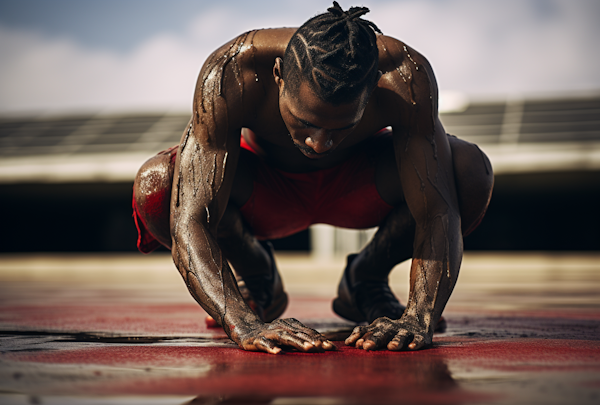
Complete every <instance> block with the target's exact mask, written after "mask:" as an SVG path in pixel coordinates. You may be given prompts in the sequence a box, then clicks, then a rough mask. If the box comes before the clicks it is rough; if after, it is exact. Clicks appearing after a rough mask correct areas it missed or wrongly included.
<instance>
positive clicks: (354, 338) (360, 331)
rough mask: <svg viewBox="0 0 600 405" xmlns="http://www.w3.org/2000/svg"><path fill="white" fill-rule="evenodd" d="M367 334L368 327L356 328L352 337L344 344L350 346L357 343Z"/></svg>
mask: <svg viewBox="0 0 600 405" xmlns="http://www.w3.org/2000/svg"><path fill="white" fill-rule="evenodd" d="M366 332H367V327H366V326H357V327H356V328H354V330H353V331H352V333H351V334H350V336H348V338H347V339H346V340H345V341H344V343H346V345H348V346H350V345H352V344H354V343H357V341H358V339H360V338H361V337H362V336H363V335H364V334H365V333H366Z"/></svg>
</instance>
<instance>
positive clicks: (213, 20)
mask: <svg viewBox="0 0 600 405" xmlns="http://www.w3.org/2000/svg"><path fill="white" fill-rule="evenodd" d="M340 3H341V5H342V7H344V8H345V9H346V8H348V7H350V6H353V5H365V6H368V7H369V8H371V13H369V14H368V15H367V16H366V18H368V19H370V20H372V21H373V22H375V23H376V24H377V25H378V26H379V27H380V28H381V30H382V31H383V32H384V33H385V34H387V35H391V36H394V37H396V38H398V39H401V40H403V41H405V42H406V43H407V44H409V45H411V46H412V47H414V48H415V49H417V50H418V51H420V52H421V53H423V54H424V55H425V56H426V57H427V58H428V59H429V61H430V62H431V64H432V65H433V68H434V70H435V72H436V75H437V79H438V84H439V87H440V90H441V96H440V108H441V113H442V114H441V116H442V121H443V123H444V125H445V127H446V130H447V131H448V132H449V133H451V134H454V135H457V136H459V137H461V138H464V139H466V140H469V141H473V142H476V143H477V144H479V145H480V147H481V148H482V149H483V150H484V151H485V152H486V153H487V154H488V156H489V157H490V158H491V161H492V164H493V166H494V170H495V173H496V186H495V190H494V195H493V198H492V202H491V204H490V207H489V210H488V214H487V216H486V218H485V219H484V221H483V223H482V225H481V226H480V227H479V228H478V229H477V230H476V231H475V232H474V233H473V234H471V235H470V236H469V237H468V238H466V239H465V247H466V249H467V250H485V251H490V250H500V251H527V250H537V251H539V250H542V251H550V250H553V251H598V250H600V233H599V232H598V229H600V212H599V209H598V208H599V207H600V52H598V40H599V39H600V24H598V21H599V20H600V2H598V1H597V0H505V1H502V2H500V1H491V0H490V1H484V0H406V1H402V0H395V1H385V0H379V1H378V0H371V1H364V2H361V3H354V2H348V1H345V0H342V1H340ZM330 5H331V2H330V1H317V0H303V1H288V0H279V1H276V2H275V1H254V2H251V1H222V2H214V1H204V0H170V1H169V2H164V1H151V0H144V1H142V0H119V1H113V0H104V1H101V2H100V1H85V0H53V1H47V0H37V1H36V0H19V1H6V0H0V55H2V56H1V57H0V89H1V90H0V208H1V212H2V214H3V218H2V230H3V232H1V235H0V252H5V253H8V252H13V253H17V252H22V253H23V252H129V251H131V252H134V251H135V250H136V247H135V242H136V231H135V226H134V223H133V220H132V218H131V188H132V184H133V178H134V176H135V173H136V171H137V169H138V168H139V166H140V165H141V164H142V163H143V162H144V161H145V160H146V159H147V158H149V157H150V156H152V155H154V154H155V153H157V152H158V151H160V150H163V149H166V148H167V147H169V146H172V145H173V144H176V143H178V141H179V138H180V136H181V133H182V131H183V129H184V127H185V125H186V123H187V121H188V119H189V115H190V112H191V102H192V96H193V90H194V87H195V81H196V77H197V74H198V72H199V70H200V67H201V65H202V63H203V61H204V59H205V58H206V57H207V56H208V54H209V53H210V52H211V51H212V50H214V49H215V48H217V47H218V46H219V45H221V44H223V43H224V42H227V41H228V40H230V39H231V38H233V37H234V36H236V35H238V34H239V33H241V32H244V31H246V30H250V29H254V28H264V27H281V26H292V27H296V26H299V25H301V24H302V23H303V22H304V21H305V20H307V19H308V18H310V17H312V16H314V15H315V14H318V13H320V12H323V11H325V10H326V9H327V7H329V6H330ZM372 232H373V231H372V230H371V231H360V232H356V231H346V230H340V229H333V228H330V227H326V226H316V227H314V229H312V230H311V231H310V232H309V231H307V232H303V233H300V234H297V235H295V236H292V237H290V238H286V239H282V240H278V241H275V246H276V248H278V249H280V250H285V251H306V252H308V251H311V246H312V247H313V249H312V251H313V254H315V255H318V256H331V255H335V254H344V253H346V252H349V251H353V250H356V249H358V248H360V246H361V245H362V244H363V243H365V241H366V240H367V239H368V237H369V236H370V234H371V233H372Z"/></svg>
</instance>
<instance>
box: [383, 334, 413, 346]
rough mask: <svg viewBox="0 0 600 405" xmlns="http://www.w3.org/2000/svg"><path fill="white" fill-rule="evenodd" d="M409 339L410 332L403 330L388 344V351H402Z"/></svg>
mask: <svg viewBox="0 0 600 405" xmlns="http://www.w3.org/2000/svg"><path fill="white" fill-rule="evenodd" d="M409 337H410V332H408V331H407V330H401V331H400V332H398V333H397V334H396V336H394V338H393V339H392V341H391V342H390V343H388V345H387V348H388V350H402V349H403V348H404V345H405V344H406V342H407V341H408V338H409Z"/></svg>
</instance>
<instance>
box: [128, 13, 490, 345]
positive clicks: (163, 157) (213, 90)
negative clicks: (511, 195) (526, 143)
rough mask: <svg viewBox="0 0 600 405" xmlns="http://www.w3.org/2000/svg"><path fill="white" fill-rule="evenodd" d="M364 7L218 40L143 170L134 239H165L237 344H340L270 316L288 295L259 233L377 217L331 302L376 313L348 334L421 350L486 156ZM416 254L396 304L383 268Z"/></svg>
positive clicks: (423, 65)
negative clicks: (177, 134) (168, 136)
mask: <svg viewBox="0 0 600 405" xmlns="http://www.w3.org/2000/svg"><path fill="white" fill-rule="evenodd" d="M367 12H368V9H366V8H358V7H353V8H350V10H348V11H343V10H342V8H341V7H340V6H339V5H338V4H337V2H334V3H333V7H331V8H330V9H329V10H328V12H327V13H324V14H321V15H318V16H316V17H314V18H312V19H310V20H309V21H307V22H306V23H305V24H304V25H303V26H302V27H300V28H299V29H298V30H295V29H270V30H258V31H252V32H248V33H245V34H243V35H241V36H239V37H238V38H236V39H234V40H233V41H231V42H229V43H228V44H226V45H224V46H223V47H221V48H220V49H218V50H216V51H215V52H214V53H213V54H212V55H211V56H210V57H209V58H208V60H207V61H206V62H205V64H204V66H203V67H202V70H201V72H200V76H199V78H198V82H197V85H196V93H195V96H194V105H193V108H194V109H193V116H192V119H191V121H190V124H189V126H188V128H187V129H186V130H185V132H184V134H183V137H182V140H181V143H180V145H178V146H176V147H173V148H171V149H169V150H167V151H164V152H162V153H161V154H159V155H158V156H156V157H155V158H152V159H150V160H149V161H148V162H146V163H145V164H144V166H143V167H142V168H141V169H140V172H139V173H138V176H137V178H136V183H135V186H134V211H135V215H134V216H135V218H136V223H137V224H138V229H139V230H140V240H139V244H138V246H139V247H140V249H141V250H142V251H145V252H147V251H151V250H152V249H154V248H156V247H157V246H158V245H159V244H163V245H165V246H167V247H169V248H171V249H172V252H173V259H174V262H175V264H176V266H177V268H178V269H179V271H180V273H181V275H182V276H183V278H184V280H185V282H186V284H187V286H188V289H189V291H190V293H191V294H192V296H193V297H194V298H195V299H196V300H197V301H198V303H199V304H200V305H201V306H202V307H203V308H204V309H205V310H206V311H207V312H208V313H209V314H210V315H211V316H212V317H213V318H214V319H215V320H216V322H218V323H219V324H220V325H221V326H222V327H223V329H224V330H225V332H226V333H227V334H228V336H229V337H230V338H231V339H232V340H233V341H234V342H236V343H237V344H238V345H239V346H240V347H241V348H243V349H245V350H259V351H265V352H269V353H279V352H280V351H281V349H282V348H283V347H291V348H294V349H297V350H300V351H323V350H332V349H334V348H335V347H334V345H333V344H332V343H331V342H329V341H328V340H327V339H325V338H324V337H323V336H322V335H320V334H319V333H318V332H317V331H315V330H312V329H310V328H307V327H305V326H304V325H302V324H301V323H300V322H298V321H297V320H294V319H281V320H275V319H276V318H277V317H279V316H280V315H281V314H282V313H283V311H284V309H285V306H286V304H287V295H286V294H285V292H284V291H283V287H282V284H281V280H280V278H279V273H278V271H277V268H276V266H275V262H274V259H273V254H272V248H271V246H270V244H269V243H268V242H265V241H266V240H268V239H275V238H280V237H284V236H287V235H291V234H293V233H295V232H297V231H300V230H303V229H306V228H307V227H308V226H309V225H311V224H313V223H328V224H332V225H335V226H342V227H347V228H368V227H372V226H379V230H378V232H377V233H376V234H375V236H374V238H373V240H372V241H371V242H370V243H369V245H368V246H367V247H365V248H364V249H363V250H362V251H361V252H360V253H359V254H357V255H350V256H349V257H348V263H347V266H346V269H345V270H344V273H343V276H342V281H341V282H340V286H339V291H338V297H337V298H336V299H335V300H334V302H333V308H334V310H335V312H336V313H338V314H339V315H341V316H342V317H345V318H347V319H350V320H353V321H356V322H364V321H367V322H369V325H368V326H358V327H356V328H355V329H354V331H353V332H352V334H351V336H350V337H349V338H348V339H347V340H346V344H348V345H354V346H356V347H357V348H362V349H365V350H375V349H382V348H387V349H388V350H417V349H421V348H424V347H427V346H428V345H430V344H431V342H432V335H433V331H434V330H435V328H436V325H437V324H438V322H439V320H440V317H441V314H442V311H443V309H444V306H445V305H446V302H447V301H448V298H449V297H450V294H451V292H452V289H453V287H454V285H455V283H456V279H457V276H458V272H459V267H460V262H461V259H462V237H463V235H465V234H467V233H469V232H471V231H472V230H473V229H474V228H475V227H476V226H477V225H478V223H479V221H480V220H481V219H482V218H483V215H484V213H485V209H486V207H487V204H488V202H489V198H490V195H491V189H492V184H493V174H492V170H491V166H490V164H489V161H488V159H487V157H486V156H485V155H484V154H483V153H482V152H481V151H480V150H479V148H477V146H475V145H472V144H469V143H467V142H464V141H461V140H459V139H457V138H455V137H451V136H449V135H447V134H446V133H445V131H444V129H443V127H442V125H441V123H440V121H439V119H438V110H437V100H438V89H437V85H436V82H435V78H434V75H433V72H432V69H431V67H430V65H429V63H428V62H427V60H426V59H425V58H424V57H423V56H422V55H420V54H419V53H418V52H416V51H415V50H413V49H412V48H410V47H408V46H407V45H405V44H403V43H402V42H400V41H398V40H396V39H393V38H390V37H387V36H384V35H381V33H380V32H379V30H378V28H377V27H376V26H375V25H374V24H373V23H371V22H369V21H366V20H363V19H362V18H361V16H362V15H364V14H365V13H367ZM376 32H377V33H376ZM388 127H391V128H392V130H391V131H390V130H387V129H385V128H388ZM240 133H241V134H242V136H241V138H240ZM240 145H241V146H240ZM171 187H172V188H171ZM169 215H170V222H169ZM411 257H412V267H411V273H410V294H409V298H408V303H407V306H406V308H405V307H404V306H402V305H401V304H400V303H399V302H398V300H397V298H396V297H395V296H394V295H393V294H392V292H391V291H390V289H389V286H388V281H387V280H388V274H389V272H390V271H391V269H392V268H393V267H394V266H395V265H396V264H397V263H400V262H401V261H404V260H406V259H409V258H411ZM228 261H229V263H231V265H232V266H233V267H234V269H235V271H236V273H237V275H238V276H239V277H240V278H241V280H243V284H242V286H243V287H244V290H245V291H246V293H247V294H246V295H247V297H246V298H247V301H248V303H247V302H246V301H245V300H244V298H243V297H242V295H241V293H240V291H239V289H238V284H237V282H236V278H235V276H234V275H233V273H232V271H231V269H230V267H229V264H228ZM249 305H251V306H252V307H253V309H254V310H253V309H251V308H250V306H249Z"/></svg>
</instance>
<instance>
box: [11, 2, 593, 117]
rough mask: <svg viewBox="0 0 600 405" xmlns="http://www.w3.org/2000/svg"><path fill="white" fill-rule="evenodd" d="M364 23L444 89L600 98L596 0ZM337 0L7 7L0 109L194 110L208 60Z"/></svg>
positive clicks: (398, 7) (378, 16)
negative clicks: (428, 67)
mask: <svg viewBox="0 0 600 405" xmlns="http://www.w3.org/2000/svg"><path fill="white" fill-rule="evenodd" d="M340 3H341V5H342V7H344V8H348V7H349V6H352V5H365V6H368V7H370V8H371V13H370V14H368V15H367V16H366V18H368V19H370V20H372V21H374V22H375V23H376V24H377V25H378V26H379V27H380V28H381V29H382V30H383V32H384V33H386V34H388V35H391V36H394V37H396V38H399V39H401V40H403V41H405V42H407V43H408V44H409V45H411V46H413V47H414V48H416V49H417V50H419V51H420V52H421V53H423V54H424V55H425V56H427V57H428V58H429V60H430V62H431V63H432V65H433V67H434V70H435V72H436V75H437V78H438V82H439V85H440V88H441V90H442V91H443V92H444V94H455V93H461V94H467V95H469V96H470V97H492V98H498V97H506V96H514V95H543V94H556V93H559V94H561V93H562V94H564V93H568V92H588V91H600V52H598V42H599V40H600V24H599V23H598V21H600V1H597V0H504V1H492V0H395V1H386V0H372V1H364V2H362V3H354V2H352V3H351V2H348V1H345V0H342V1H340ZM330 4H331V2H330V1H320V0H302V1H288V0H280V1H259V0H257V1H254V2H251V1H221V2H215V1H203V0H195V1H192V0H170V1H168V2H166V1H154V0H145V1H142V0H121V1H114V0H103V1H90V0H78V1H74V0H45V1H42V0H19V1H6V0H0V54H1V55H3V56H2V58H0V88H2V91H1V92H0V114H2V115H7V114H11V113H37V112H50V113H52V112H58V113H60V112H71V111H79V110H93V111H124V110H166V109H170V110H179V111H185V110H189V109H190V108H191V98H192V93H193V89H194V84H195V79H196V75H197V73H198V71H199V69H200V66H201V64H202V62H203V61H204V59H205V58H206V56H208V54H209V53H210V52H211V51H212V50H213V49H214V48H215V47H217V46H219V45H220V44H222V43H223V42H226V41H227V40H229V39H230V38H232V37H234V36H235V35H237V34H239V33H241V32H243V31H246V30H248V29H253V28H262V27H279V26H298V25H300V24H302V23H303V22H304V21H305V20H306V19H308V18H310V17H312V16H313V15H315V14H317V13H319V12H323V11H325V9H326V8H327V7H329V6H330Z"/></svg>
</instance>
